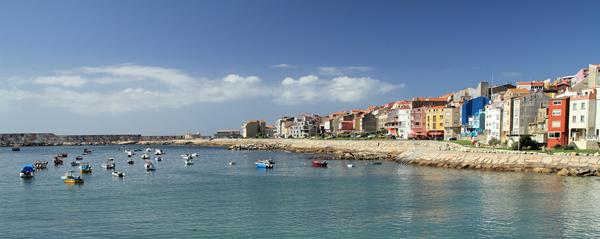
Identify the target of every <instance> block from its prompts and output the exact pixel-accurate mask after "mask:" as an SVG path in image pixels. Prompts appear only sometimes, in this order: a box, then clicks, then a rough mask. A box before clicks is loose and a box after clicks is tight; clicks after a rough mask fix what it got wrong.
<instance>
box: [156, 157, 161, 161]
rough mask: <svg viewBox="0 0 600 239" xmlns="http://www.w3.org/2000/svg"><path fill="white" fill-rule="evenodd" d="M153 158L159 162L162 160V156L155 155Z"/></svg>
mask: <svg viewBox="0 0 600 239" xmlns="http://www.w3.org/2000/svg"><path fill="white" fill-rule="evenodd" d="M154 160H156V161H159V162H160V161H162V158H161V157H156V158H154Z"/></svg>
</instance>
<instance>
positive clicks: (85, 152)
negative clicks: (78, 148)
mask: <svg viewBox="0 0 600 239" xmlns="http://www.w3.org/2000/svg"><path fill="white" fill-rule="evenodd" d="M91 153H92V150H91V149H88V148H85V149H83V154H91Z"/></svg>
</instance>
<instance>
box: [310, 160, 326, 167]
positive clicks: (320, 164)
mask: <svg viewBox="0 0 600 239" xmlns="http://www.w3.org/2000/svg"><path fill="white" fill-rule="evenodd" d="M327 164H328V163H327V161H325V160H322V161H319V160H313V161H312V166H313V167H318V168H325V167H327Z"/></svg>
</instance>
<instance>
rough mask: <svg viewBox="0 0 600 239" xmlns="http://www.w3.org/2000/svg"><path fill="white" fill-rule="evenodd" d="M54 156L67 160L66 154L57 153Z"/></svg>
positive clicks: (67, 155)
mask: <svg viewBox="0 0 600 239" xmlns="http://www.w3.org/2000/svg"><path fill="white" fill-rule="evenodd" d="M56 156H58V157H61V158H68V157H69V154H68V153H59V154H57V155H56Z"/></svg>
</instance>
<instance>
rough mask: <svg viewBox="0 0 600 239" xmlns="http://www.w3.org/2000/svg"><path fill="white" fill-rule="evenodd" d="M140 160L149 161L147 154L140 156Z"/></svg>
mask: <svg viewBox="0 0 600 239" xmlns="http://www.w3.org/2000/svg"><path fill="white" fill-rule="evenodd" d="M140 158H142V159H149V158H150V157H149V156H148V154H142V156H140Z"/></svg>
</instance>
